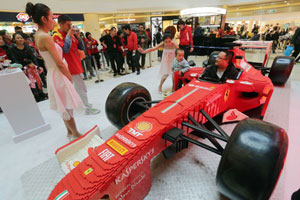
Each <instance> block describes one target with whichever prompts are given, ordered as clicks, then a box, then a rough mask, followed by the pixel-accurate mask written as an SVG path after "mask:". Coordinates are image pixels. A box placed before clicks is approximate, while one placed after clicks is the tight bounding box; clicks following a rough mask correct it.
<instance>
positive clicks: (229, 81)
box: [226, 80, 234, 84]
mask: <svg viewBox="0 0 300 200" xmlns="http://www.w3.org/2000/svg"><path fill="white" fill-rule="evenodd" d="M226 83H231V84H232V83H234V80H226Z"/></svg>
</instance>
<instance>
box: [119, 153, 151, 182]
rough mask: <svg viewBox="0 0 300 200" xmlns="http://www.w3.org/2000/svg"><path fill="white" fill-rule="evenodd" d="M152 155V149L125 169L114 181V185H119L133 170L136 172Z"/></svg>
mask: <svg viewBox="0 0 300 200" xmlns="http://www.w3.org/2000/svg"><path fill="white" fill-rule="evenodd" d="M153 154H154V148H152V149H151V150H150V151H148V152H147V153H146V154H145V155H142V156H141V157H140V158H139V159H138V160H137V161H136V162H135V163H133V164H132V165H131V166H130V167H127V168H126V170H125V171H124V172H123V173H122V174H121V175H119V176H118V177H117V178H116V179H115V183H116V185H118V184H119V183H121V182H122V181H123V180H124V179H125V178H128V177H129V176H130V174H131V173H132V172H133V171H134V170H136V169H137V168H138V167H139V166H141V165H142V164H143V163H144V162H145V161H147V160H149V159H150V156H151V155H153Z"/></svg>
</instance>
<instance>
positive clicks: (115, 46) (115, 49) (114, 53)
mask: <svg viewBox="0 0 300 200" xmlns="http://www.w3.org/2000/svg"><path fill="white" fill-rule="evenodd" d="M100 42H101V43H102V45H103V46H104V47H105V48H106V49H107V53H108V56H109V60H110V64H111V67H112V70H113V71H114V76H117V74H119V75H124V74H123V73H122V72H121V70H122V68H123V66H122V58H121V57H122V55H121V54H120V52H119V47H121V48H123V47H122V43H121V40H120V38H119V37H118V36H117V31H116V28H115V27H112V28H111V29H110V33H109V34H108V35H106V36H104V37H102V38H101V39H100ZM115 63H116V64H117V67H116V65H115Z"/></svg>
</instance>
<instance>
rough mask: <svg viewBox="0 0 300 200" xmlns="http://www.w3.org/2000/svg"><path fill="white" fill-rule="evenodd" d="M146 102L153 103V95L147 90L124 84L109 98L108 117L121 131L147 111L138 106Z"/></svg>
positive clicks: (131, 84)
mask: <svg viewBox="0 0 300 200" xmlns="http://www.w3.org/2000/svg"><path fill="white" fill-rule="evenodd" d="M145 101H151V95H150V93H149V91H148V90H147V89H146V88H144V87H143V86H141V85H138V84H136V83H129V82H128V83H122V84H120V85H118V86H117V87H115V88H114V89H113V90H112V91H111V93H110V94H109V95H108V97H107V100H106V103H105V112H106V116H107V118H108V119H109V121H110V122H111V123H112V124H113V125H114V126H115V127H117V128H119V129H121V128H123V127H124V126H125V125H127V124H128V123H129V122H131V121H133V120H134V119H135V118H136V117H138V116H139V115H141V114H142V113H143V112H145V111H146V110H147V109H146V108H143V107H141V106H139V105H137V104H136V103H137V102H145ZM148 106H149V107H150V106H151V105H148Z"/></svg>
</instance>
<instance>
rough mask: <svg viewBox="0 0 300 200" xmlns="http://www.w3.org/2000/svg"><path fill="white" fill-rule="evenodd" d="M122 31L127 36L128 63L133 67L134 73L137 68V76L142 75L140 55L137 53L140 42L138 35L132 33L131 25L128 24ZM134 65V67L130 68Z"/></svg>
mask: <svg viewBox="0 0 300 200" xmlns="http://www.w3.org/2000/svg"><path fill="white" fill-rule="evenodd" d="M122 30H123V31H124V32H125V33H126V34H127V48H128V50H127V57H128V60H129V61H130V62H129V63H128V65H129V67H132V72H133V73H134V72H135V68H137V73H136V74H137V75H139V74H140V65H139V64H138V60H139V57H138V54H136V51H137V49H138V45H137V44H138V40H137V35H136V33H135V32H133V31H131V28H130V25H129V24H126V25H125V26H123V27H122ZM130 65H132V66H130Z"/></svg>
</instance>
